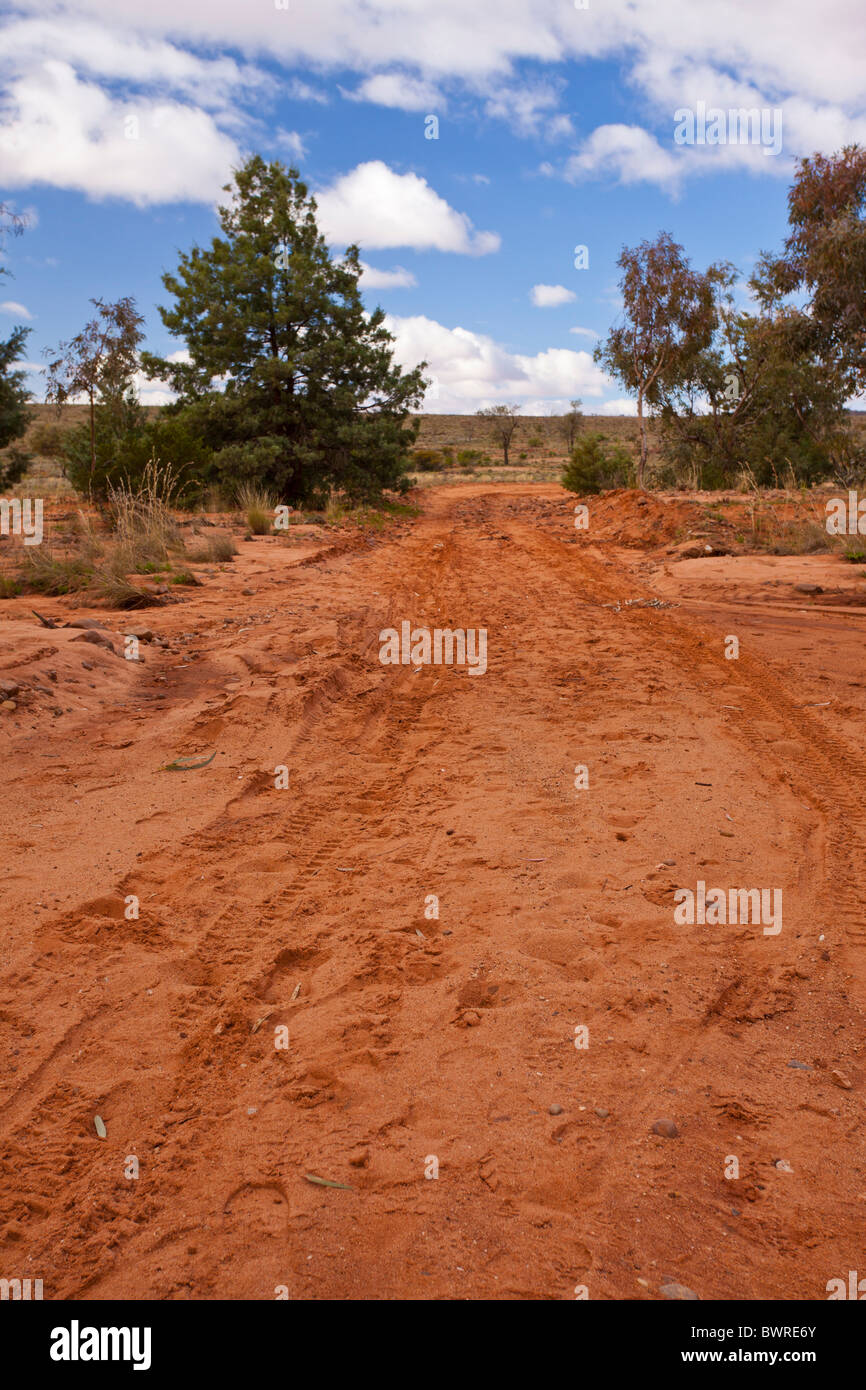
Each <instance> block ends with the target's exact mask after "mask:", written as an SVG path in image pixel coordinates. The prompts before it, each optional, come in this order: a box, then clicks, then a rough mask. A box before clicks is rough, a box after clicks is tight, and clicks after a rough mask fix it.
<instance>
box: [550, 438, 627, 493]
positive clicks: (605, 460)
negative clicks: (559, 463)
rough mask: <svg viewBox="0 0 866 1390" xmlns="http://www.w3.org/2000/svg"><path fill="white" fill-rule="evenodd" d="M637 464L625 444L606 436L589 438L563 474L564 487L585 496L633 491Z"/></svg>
mask: <svg viewBox="0 0 866 1390" xmlns="http://www.w3.org/2000/svg"><path fill="white" fill-rule="evenodd" d="M633 482H634V464H633V463H632V459H631V456H630V454H629V453H628V451H627V450H626V449H624V448H623V447H622V445H621V444H615V443H612V442H611V441H609V440H607V439H605V437H604V435H603V434H585V435H583V436H582V437H581V438H580V439H579V440H578V441H577V443H576V444H575V446H574V449H573V450H572V454H571V459H570V460H569V462H568V463H567V464H566V465H565V470H564V472H563V474H562V486H563V487H564V488H568V490H569V492H576V493H579V494H580V495H582V496H586V495H588V494H590V493H595V492H602V491H604V490H605V489H607V488H615V487H630V486H631V485H632V483H633Z"/></svg>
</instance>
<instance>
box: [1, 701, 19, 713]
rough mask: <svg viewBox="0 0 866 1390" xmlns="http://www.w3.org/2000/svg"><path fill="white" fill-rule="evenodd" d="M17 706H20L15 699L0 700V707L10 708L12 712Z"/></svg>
mask: <svg viewBox="0 0 866 1390" xmlns="http://www.w3.org/2000/svg"><path fill="white" fill-rule="evenodd" d="M17 708H18V706H17V705H16V703H15V701H14V700H0V709H8V710H9V712H10V714H11V712H12V710H14V709H17Z"/></svg>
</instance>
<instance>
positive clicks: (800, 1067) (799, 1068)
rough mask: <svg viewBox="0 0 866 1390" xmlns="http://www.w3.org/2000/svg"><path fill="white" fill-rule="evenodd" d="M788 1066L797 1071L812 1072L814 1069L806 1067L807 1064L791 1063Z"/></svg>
mask: <svg viewBox="0 0 866 1390" xmlns="http://www.w3.org/2000/svg"><path fill="white" fill-rule="evenodd" d="M788 1066H789V1067H795V1068H796V1070H797V1071H811V1070H812V1068H811V1067H808V1066H807V1065H806V1063H805V1062H795V1061H790V1062H789V1063H788Z"/></svg>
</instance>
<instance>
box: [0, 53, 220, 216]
mask: <svg viewBox="0 0 866 1390" xmlns="http://www.w3.org/2000/svg"><path fill="white" fill-rule="evenodd" d="M0 111H2V123H0V182H2V183H4V184H6V185H7V186H8V187H13V188H14V187H20V186H22V185H27V184H34V183H46V184H52V185H54V186H55V187H59V188H73V189H80V190H82V191H83V192H85V193H88V194H89V195H90V196H91V197H96V198H104V197H111V196H115V197H125V198H129V199H130V200H131V201H132V202H134V203H137V204H138V205H139V206H144V205H146V204H148V203H159V202H170V201H176V200H178V199H195V200H199V201H210V200H211V199H213V198H214V197H216V196H217V195H218V194H219V191H220V189H221V187H222V185H223V183H225V181H226V179H227V177H228V175H229V172H230V168H231V166H232V164H233V163H234V162H237V160H238V158H239V152H238V148H237V146H236V145H235V143H234V141H233V140H231V139H230V138H229V137H228V136H227V135H225V134H223V133H222V132H221V131H220V130H219V128H218V127H217V125H216V124H215V122H214V120H213V117H212V116H211V115H210V114H209V113H208V112H206V111H203V110H201V109H199V108H197V107H192V106H185V105H182V104H180V103H178V102H176V101H172V100H169V99H166V100H161V101H157V100H152V99H139V100H133V101H130V100H126V101H122V100H119V99H117V98H115V97H112V96H109V95H108V94H107V93H106V92H105V91H103V90H102V89H101V88H100V87H97V86H96V85H94V84H93V83H90V82H83V81H81V80H80V79H79V78H78V76H77V75H76V73H75V72H74V71H73V69H72V68H71V67H70V66H69V64H68V63H62V62H55V61H50V62H46V63H43V64H42V65H41V66H40V67H39V68H37V69H34V70H33V71H32V72H31V73H30V74H29V75H28V76H27V77H22V78H19V79H18V80H17V81H15V82H13V83H12V85H11V87H10V88H9V89H8V91H7V92H6V94H5V96H4V98H3V101H2V107H0ZM130 137H132V138H130Z"/></svg>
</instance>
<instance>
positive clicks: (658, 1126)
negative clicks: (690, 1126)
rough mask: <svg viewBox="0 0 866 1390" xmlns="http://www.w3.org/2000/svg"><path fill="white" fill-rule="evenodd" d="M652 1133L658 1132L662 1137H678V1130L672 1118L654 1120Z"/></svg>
mask: <svg viewBox="0 0 866 1390" xmlns="http://www.w3.org/2000/svg"><path fill="white" fill-rule="evenodd" d="M653 1134H660V1135H661V1136H662V1138H663V1139H676V1138H678V1137H679V1130H678V1129H677V1127H676V1125H675V1124H674V1122H673V1120H656V1122H655V1124H654V1125H653Z"/></svg>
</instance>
